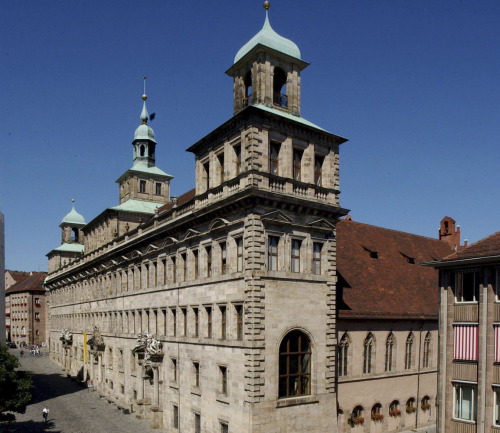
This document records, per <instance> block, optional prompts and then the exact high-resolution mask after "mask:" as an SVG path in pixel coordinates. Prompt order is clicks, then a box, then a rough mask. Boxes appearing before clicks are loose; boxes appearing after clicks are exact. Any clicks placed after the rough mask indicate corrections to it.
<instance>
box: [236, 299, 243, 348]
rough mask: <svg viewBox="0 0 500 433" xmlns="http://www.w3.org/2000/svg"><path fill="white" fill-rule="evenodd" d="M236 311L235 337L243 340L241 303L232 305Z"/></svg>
mask: <svg viewBox="0 0 500 433" xmlns="http://www.w3.org/2000/svg"><path fill="white" fill-rule="evenodd" d="M234 310H235V312H236V339H237V340H243V305H241V304H236V305H235V306H234Z"/></svg>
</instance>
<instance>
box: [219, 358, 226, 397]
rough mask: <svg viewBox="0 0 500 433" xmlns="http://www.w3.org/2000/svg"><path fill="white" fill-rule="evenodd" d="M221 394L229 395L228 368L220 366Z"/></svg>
mask: <svg viewBox="0 0 500 433" xmlns="http://www.w3.org/2000/svg"><path fill="white" fill-rule="evenodd" d="M219 378H220V390H219V391H220V393H221V394H227V391H228V390H227V367H226V366H225V365H219Z"/></svg>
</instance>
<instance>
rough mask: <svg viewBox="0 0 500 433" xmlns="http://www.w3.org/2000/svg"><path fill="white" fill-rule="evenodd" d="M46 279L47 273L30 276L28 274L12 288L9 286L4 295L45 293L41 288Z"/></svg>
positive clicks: (36, 273)
mask: <svg viewBox="0 0 500 433" xmlns="http://www.w3.org/2000/svg"><path fill="white" fill-rule="evenodd" d="M46 277H47V272H33V273H32V274H31V275H30V274H28V275H27V278H25V279H24V280H21V281H18V282H16V283H15V284H13V285H12V286H10V287H9V288H8V289H7V290H6V291H5V294H6V295H9V294H11V293H21V292H45V288H44V287H43V282H44V280H45V278H46Z"/></svg>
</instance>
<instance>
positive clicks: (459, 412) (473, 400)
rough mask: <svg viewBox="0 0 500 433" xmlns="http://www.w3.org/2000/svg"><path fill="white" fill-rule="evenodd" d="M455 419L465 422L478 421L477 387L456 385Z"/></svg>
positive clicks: (454, 391) (454, 388) (454, 389)
mask: <svg viewBox="0 0 500 433" xmlns="http://www.w3.org/2000/svg"><path fill="white" fill-rule="evenodd" d="M453 394H454V397H455V398H454V399H453V403H454V410H453V417H454V418H455V419H461V420H465V421H476V420H477V385H471V384H463V383H454V384H453Z"/></svg>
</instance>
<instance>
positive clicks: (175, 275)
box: [172, 256, 177, 283]
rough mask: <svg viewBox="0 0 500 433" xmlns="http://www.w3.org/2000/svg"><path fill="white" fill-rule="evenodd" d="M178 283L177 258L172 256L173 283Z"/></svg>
mask: <svg viewBox="0 0 500 433" xmlns="http://www.w3.org/2000/svg"><path fill="white" fill-rule="evenodd" d="M176 281H177V263H176V260H175V256H172V283H175V282H176Z"/></svg>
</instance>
